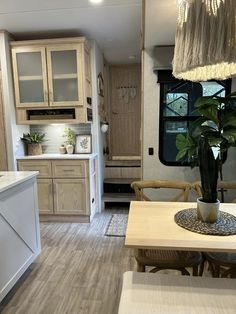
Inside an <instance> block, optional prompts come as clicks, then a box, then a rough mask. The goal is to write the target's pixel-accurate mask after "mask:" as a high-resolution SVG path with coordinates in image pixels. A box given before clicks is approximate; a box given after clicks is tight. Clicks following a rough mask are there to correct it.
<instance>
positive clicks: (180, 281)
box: [118, 272, 236, 314]
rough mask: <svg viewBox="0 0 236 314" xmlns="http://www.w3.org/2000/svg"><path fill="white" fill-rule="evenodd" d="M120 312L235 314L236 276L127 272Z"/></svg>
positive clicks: (134, 313)
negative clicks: (227, 277) (224, 277)
mask: <svg viewBox="0 0 236 314" xmlns="http://www.w3.org/2000/svg"><path fill="white" fill-rule="evenodd" d="M118 313H119V314H141V313H142V314H155V313H158V314H170V313H171V314H213V313H214V314H235V313H236V280H234V279H219V278H206V277H205V278H204V277H189V276H175V275H165V274H158V273H156V274H153V273H137V272H126V273H124V276H123V287H122V293H121V299H120V305H119V312H118Z"/></svg>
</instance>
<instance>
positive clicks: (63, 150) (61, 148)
mask: <svg viewBox="0 0 236 314" xmlns="http://www.w3.org/2000/svg"><path fill="white" fill-rule="evenodd" d="M59 153H60V154H65V153H66V148H65V146H60V147H59Z"/></svg>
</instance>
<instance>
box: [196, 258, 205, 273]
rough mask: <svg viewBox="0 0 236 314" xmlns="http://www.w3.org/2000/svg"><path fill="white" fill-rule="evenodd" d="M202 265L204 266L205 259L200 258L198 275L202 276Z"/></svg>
mask: <svg viewBox="0 0 236 314" xmlns="http://www.w3.org/2000/svg"><path fill="white" fill-rule="evenodd" d="M204 267H205V260H202V262H201V264H200V267H199V274H198V275H199V276H200V277H202V275H203V272H204Z"/></svg>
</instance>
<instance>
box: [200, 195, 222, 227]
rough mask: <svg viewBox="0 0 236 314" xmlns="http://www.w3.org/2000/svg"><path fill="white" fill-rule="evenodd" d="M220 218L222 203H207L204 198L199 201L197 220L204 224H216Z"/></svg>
mask: <svg viewBox="0 0 236 314" xmlns="http://www.w3.org/2000/svg"><path fill="white" fill-rule="evenodd" d="M219 217H220V201H219V200H217V202H216V203H205V202H203V201H202V198H198V199H197V218H198V219H199V220H201V221H203V222H210V223H213V222H216V221H217V219H218V218H219Z"/></svg>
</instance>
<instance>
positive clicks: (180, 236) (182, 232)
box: [125, 201, 236, 253]
mask: <svg viewBox="0 0 236 314" xmlns="http://www.w3.org/2000/svg"><path fill="white" fill-rule="evenodd" d="M196 207H197V203H196V202H146V201H132V202H131V204H130V209H129V216H128V225H127V230H126V238H125V246H126V247H129V248H136V249H138V248H140V249H141V248H144V249H148V248H149V249H161V250H181V251H201V252H231V253H233V252H234V253H235V252H236V235H227V236H226V235H224V236H222V235H220V236H219V235H206V234H201V233H196V232H192V231H189V230H187V229H185V228H183V227H180V226H179V225H177V223H176V222H175V219H174V217H175V214H176V213H177V212H179V211H181V210H183V209H187V208H196ZM220 210H222V211H224V212H226V213H229V214H231V215H234V216H236V203H222V204H220Z"/></svg>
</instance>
